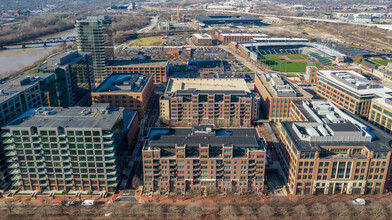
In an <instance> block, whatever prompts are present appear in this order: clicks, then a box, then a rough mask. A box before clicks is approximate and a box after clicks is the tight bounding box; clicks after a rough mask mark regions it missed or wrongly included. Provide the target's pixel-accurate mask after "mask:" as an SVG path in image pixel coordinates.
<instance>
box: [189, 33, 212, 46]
mask: <svg viewBox="0 0 392 220" xmlns="http://www.w3.org/2000/svg"><path fill="white" fill-rule="evenodd" d="M192 41H193V43H194V44H196V45H198V46H212V45H214V42H213V41H212V37H211V35H208V34H193V35H192Z"/></svg>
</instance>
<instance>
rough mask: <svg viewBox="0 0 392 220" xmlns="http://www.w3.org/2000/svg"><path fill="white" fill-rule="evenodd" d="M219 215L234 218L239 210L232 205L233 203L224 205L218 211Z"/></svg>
mask: <svg viewBox="0 0 392 220" xmlns="http://www.w3.org/2000/svg"><path fill="white" fill-rule="evenodd" d="M220 212H221V213H220V216H222V217H224V218H225V219H226V218H229V219H235V218H237V217H238V216H239V214H240V213H239V212H238V210H237V208H236V207H234V206H233V205H226V206H224V207H223V208H222V210H221V211H220Z"/></svg>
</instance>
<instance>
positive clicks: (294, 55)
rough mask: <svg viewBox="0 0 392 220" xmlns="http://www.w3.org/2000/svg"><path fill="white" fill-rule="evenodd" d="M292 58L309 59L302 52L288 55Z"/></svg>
mask: <svg viewBox="0 0 392 220" xmlns="http://www.w3.org/2000/svg"><path fill="white" fill-rule="evenodd" d="M286 56H287V57H288V58H289V59H290V60H307V59H308V57H307V56H305V55H302V54H292V55H286Z"/></svg>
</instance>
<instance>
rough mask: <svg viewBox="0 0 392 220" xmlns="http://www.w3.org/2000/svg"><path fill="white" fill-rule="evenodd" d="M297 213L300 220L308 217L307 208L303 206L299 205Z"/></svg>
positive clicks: (296, 209)
mask: <svg viewBox="0 0 392 220" xmlns="http://www.w3.org/2000/svg"><path fill="white" fill-rule="evenodd" d="M294 211H295V213H296V214H297V217H298V219H304V218H305V216H306V213H307V212H306V207H305V205H303V204H299V205H297V206H296V207H295V208H294Z"/></svg>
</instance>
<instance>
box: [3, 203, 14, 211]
mask: <svg viewBox="0 0 392 220" xmlns="http://www.w3.org/2000/svg"><path fill="white" fill-rule="evenodd" d="M5 206H6V207H7V209H8V212H9V213H12V212H13V211H14V209H15V208H16V205H15V203H13V202H6V203H5Z"/></svg>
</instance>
